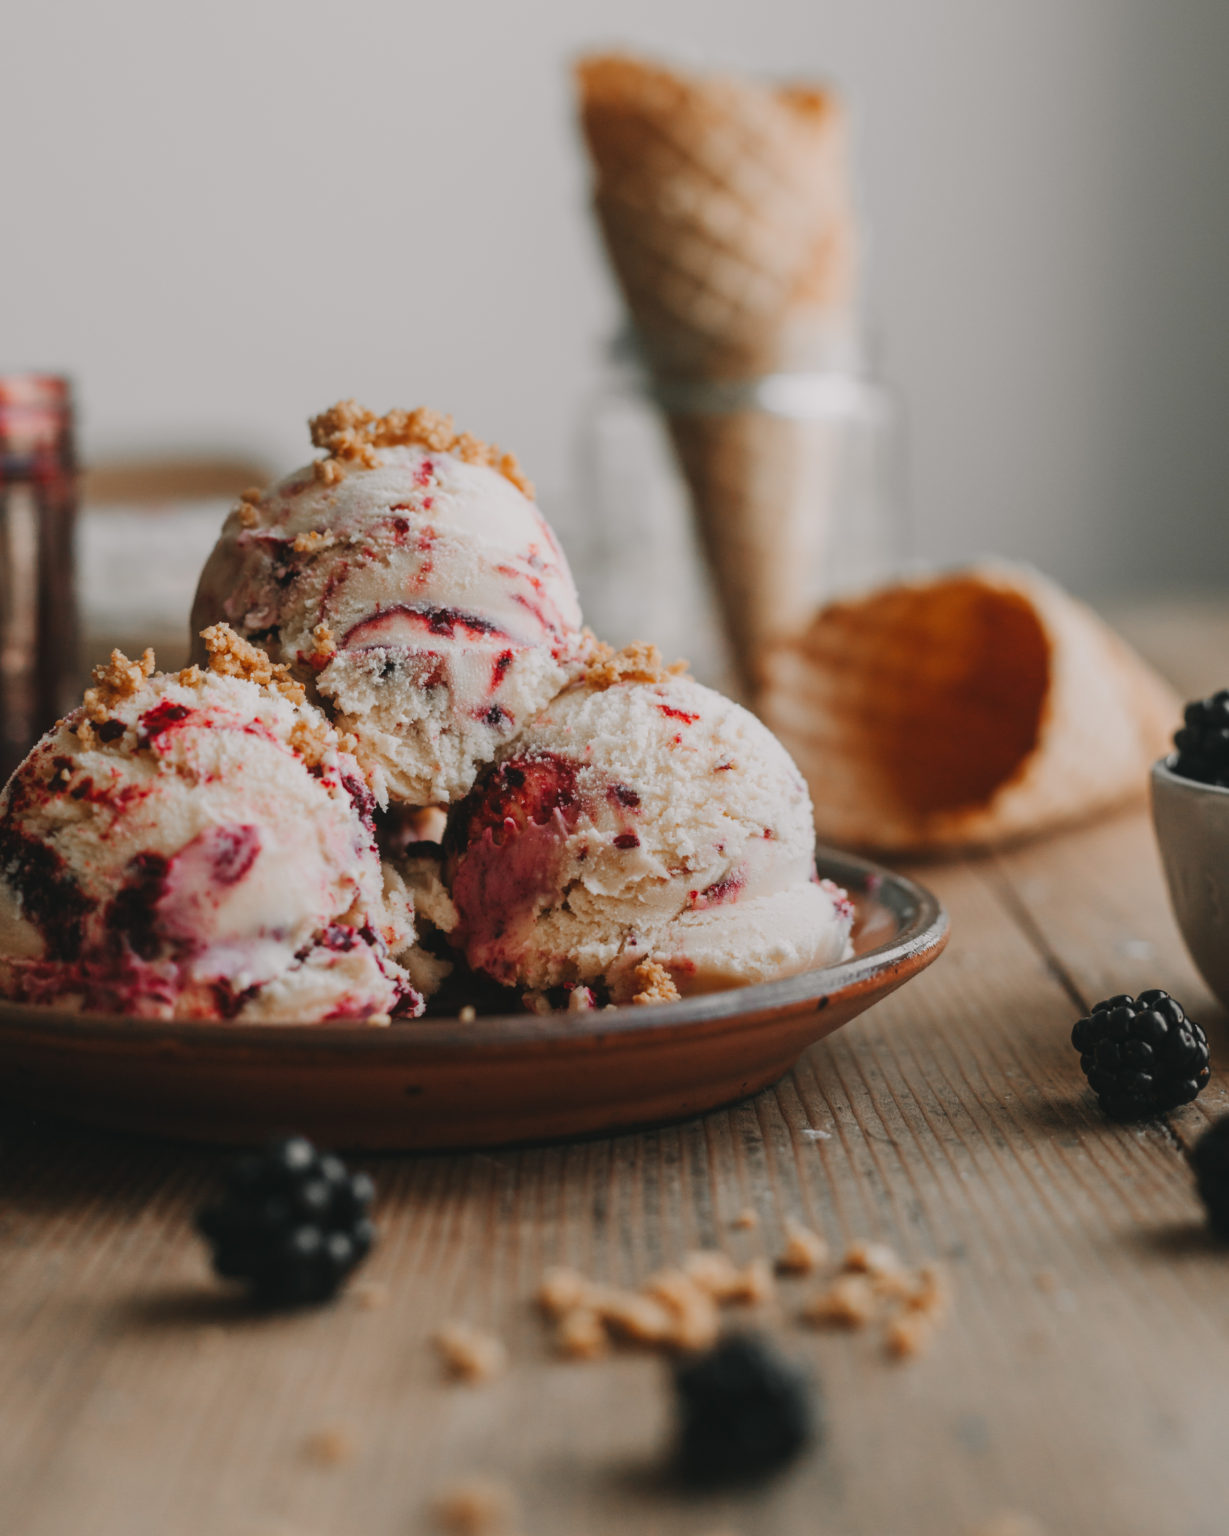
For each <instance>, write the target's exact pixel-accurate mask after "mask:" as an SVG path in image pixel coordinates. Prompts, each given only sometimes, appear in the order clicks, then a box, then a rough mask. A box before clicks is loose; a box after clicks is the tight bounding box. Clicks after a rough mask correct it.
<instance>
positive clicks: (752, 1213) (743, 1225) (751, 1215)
mask: <svg viewBox="0 0 1229 1536" xmlns="http://www.w3.org/2000/svg"><path fill="white" fill-rule="evenodd" d="M759 1224H760V1218H759V1213H758V1212H757V1211H756V1210H755V1209H754V1207H752V1206H750V1205H744V1206H743V1208H742V1210H741V1211H739V1213H738V1215H737V1216H735V1218H734V1220H733V1221H732V1222H731V1223H730V1225H731V1226H732V1227H737V1228H738V1229H739V1231H741V1232H751V1231H754V1229H755V1228H756V1227H758V1226H759Z"/></svg>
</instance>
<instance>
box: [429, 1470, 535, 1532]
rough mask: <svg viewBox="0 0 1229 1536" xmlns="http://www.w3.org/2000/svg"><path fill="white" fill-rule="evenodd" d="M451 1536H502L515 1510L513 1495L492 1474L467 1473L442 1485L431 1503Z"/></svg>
mask: <svg viewBox="0 0 1229 1536" xmlns="http://www.w3.org/2000/svg"><path fill="white" fill-rule="evenodd" d="M431 1510H432V1514H433V1515H434V1517H435V1523H436V1525H437V1526H438V1527H439V1529H440V1530H442V1531H447V1532H449V1533H450V1536H503V1533H504V1532H506V1531H508V1530H509V1524H510V1522H511V1520H512V1518H513V1516H514V1514H515V1513H516V1495H515V1494H514V1493H513V1491H512V1489H511V1488H510V1487H509V1486H508V1484H507V1483H501V1482H499V1481H498V1480H497V1479H495V1478H492V1477H470V1478H466V1479H465V1481H464V1482H459V1483H452V1484H450V1485H449V1486H448V1487H447V1488H442V1489H441V1490H440V1492H439V1493H438V1494H437V1495H436V1496H435V1499H434V1501H433V1503H432V1506H431Z"/></svg>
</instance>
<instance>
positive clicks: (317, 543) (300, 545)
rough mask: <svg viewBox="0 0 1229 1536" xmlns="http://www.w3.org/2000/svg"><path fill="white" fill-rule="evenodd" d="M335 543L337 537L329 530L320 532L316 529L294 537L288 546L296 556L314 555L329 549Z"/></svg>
mask: <svg viewBox="0 0 1229 1536" xmlns="http://www.w3.org/2000/svg"><path fill="white" fill-rule="evenodd" d="M336 543H337V535H336V534H335V533H333V532H332V531H331V530H327V529H326V530H325V531H324V532H321V531H320V530H319V529H317V528H312V529H309V530H308V532H307V533H298V534H296V535H295V538H294V543H293V544H292V545H291V546H290V547H291V548H292V549H293V550H294V552H295V554H296V555H314V554H316V553H317V551H319V550H321V549H331V548H332V547H333V545H334V544H336Z"/></svg>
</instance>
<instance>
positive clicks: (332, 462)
mask: <svg viewBox="0 0 1229 1536" xmlns="http://www.w3.org/2000/svg"><path fill="white" fill-rule="evenodd" d="M312 469H313V471H314V472H315V476H316V479H317V480H319V481H320V483H321V484H322V485H336V484H337V482H338V481H339V480H340V479H341V476H342V468H341V465H340V464H339V463H338V462H337V460H336V459H317V460H316V461H315V463H314V464H313V465H312Z"/></svg>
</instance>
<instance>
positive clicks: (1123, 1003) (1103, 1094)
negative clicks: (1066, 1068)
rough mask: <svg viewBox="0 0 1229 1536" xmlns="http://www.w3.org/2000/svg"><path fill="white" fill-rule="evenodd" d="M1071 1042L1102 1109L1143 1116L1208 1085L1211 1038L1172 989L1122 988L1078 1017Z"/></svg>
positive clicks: (1111, 1113) (1184, 1100)
mask: <svg viewBox="0 0 1229 1536" xmlns="http://www.w3.org/2000/svg"><path fill="white" fill-rule="evenodd" d="M1071 1043H1072V1045H1074V1046H1075V1048H1076V1050H1077V1051H1079V1053H1080V1066H1081V1068H1082V1069H1083V1072H1084V1076H1085V1077H1086V1078H1087V1079H1088V1085H1089V1087H1090V1088H1091V1089H1092V1090H1093V1092H1094V1093H1095V1094H1096V1095H1097V1098H1098V1100H1099V1101H1100V1104H1101V1108H1102V1109H1103V1110H1104V1111H1105V1113H1106V1114H1107V1115H1109V1116H1110V1117H1111V1118H1112V1119H1114V1120H1142V1119H1145V1118H1146V1117H1147V1116H1149V1115H1156V1114H1159V1113H1160V1112H1161V1111H1163V1110H1166V1109H1176V1108H1177V1107H1178V1105H1179V1104H1189V1103H1190V1102H1191V1100H1192V1099H1193V1098H1194V1097H1195V1095H1196V1094H1197V1093H1199V1092H1200V1090H1201V1089H1203V1088H1205V1087H1206V1086H1207V1082H1208V1078H1209V1076H1210V1072H1209V1067H1208V1037H1207V1035H1205V1034H1204V1032H1203V1029H1202V1027H1201V1026H1200V1025H1198V1024H1196V1023H1195V1021H1194V1020H1193V1019H1188V1018H1187V1016H1186V1014H1185V1013H1184V1012H1183V1010H1182V1005H1181V1004H1180V1003H1179V1002H1177V1001H1176V999H1174V998H1172V997H1170V995H1169V993H1168V992H1162V991H1160V990H1159V989H1154V990H1152V991H1149V992H1141V993H1140V994H1139V996H1138V997H1130V996H1129V995H1128V994H1126V993H1119V994H1118V995H1117V996H1115V997H1109V998H1106V1000H1105V1001H1104V1002H1102V1003H1097V1004H1096V1006H1095V1007H1094V1008H1093V1010H1092V1012H1091V1013H1090V1014H1089V1015H1088V1017H1087V1018H1084V1019H1078V1020H1077V1021H1076V1024H1075V1027H1074V1029H1072V1031H1071Z"/></svg>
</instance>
